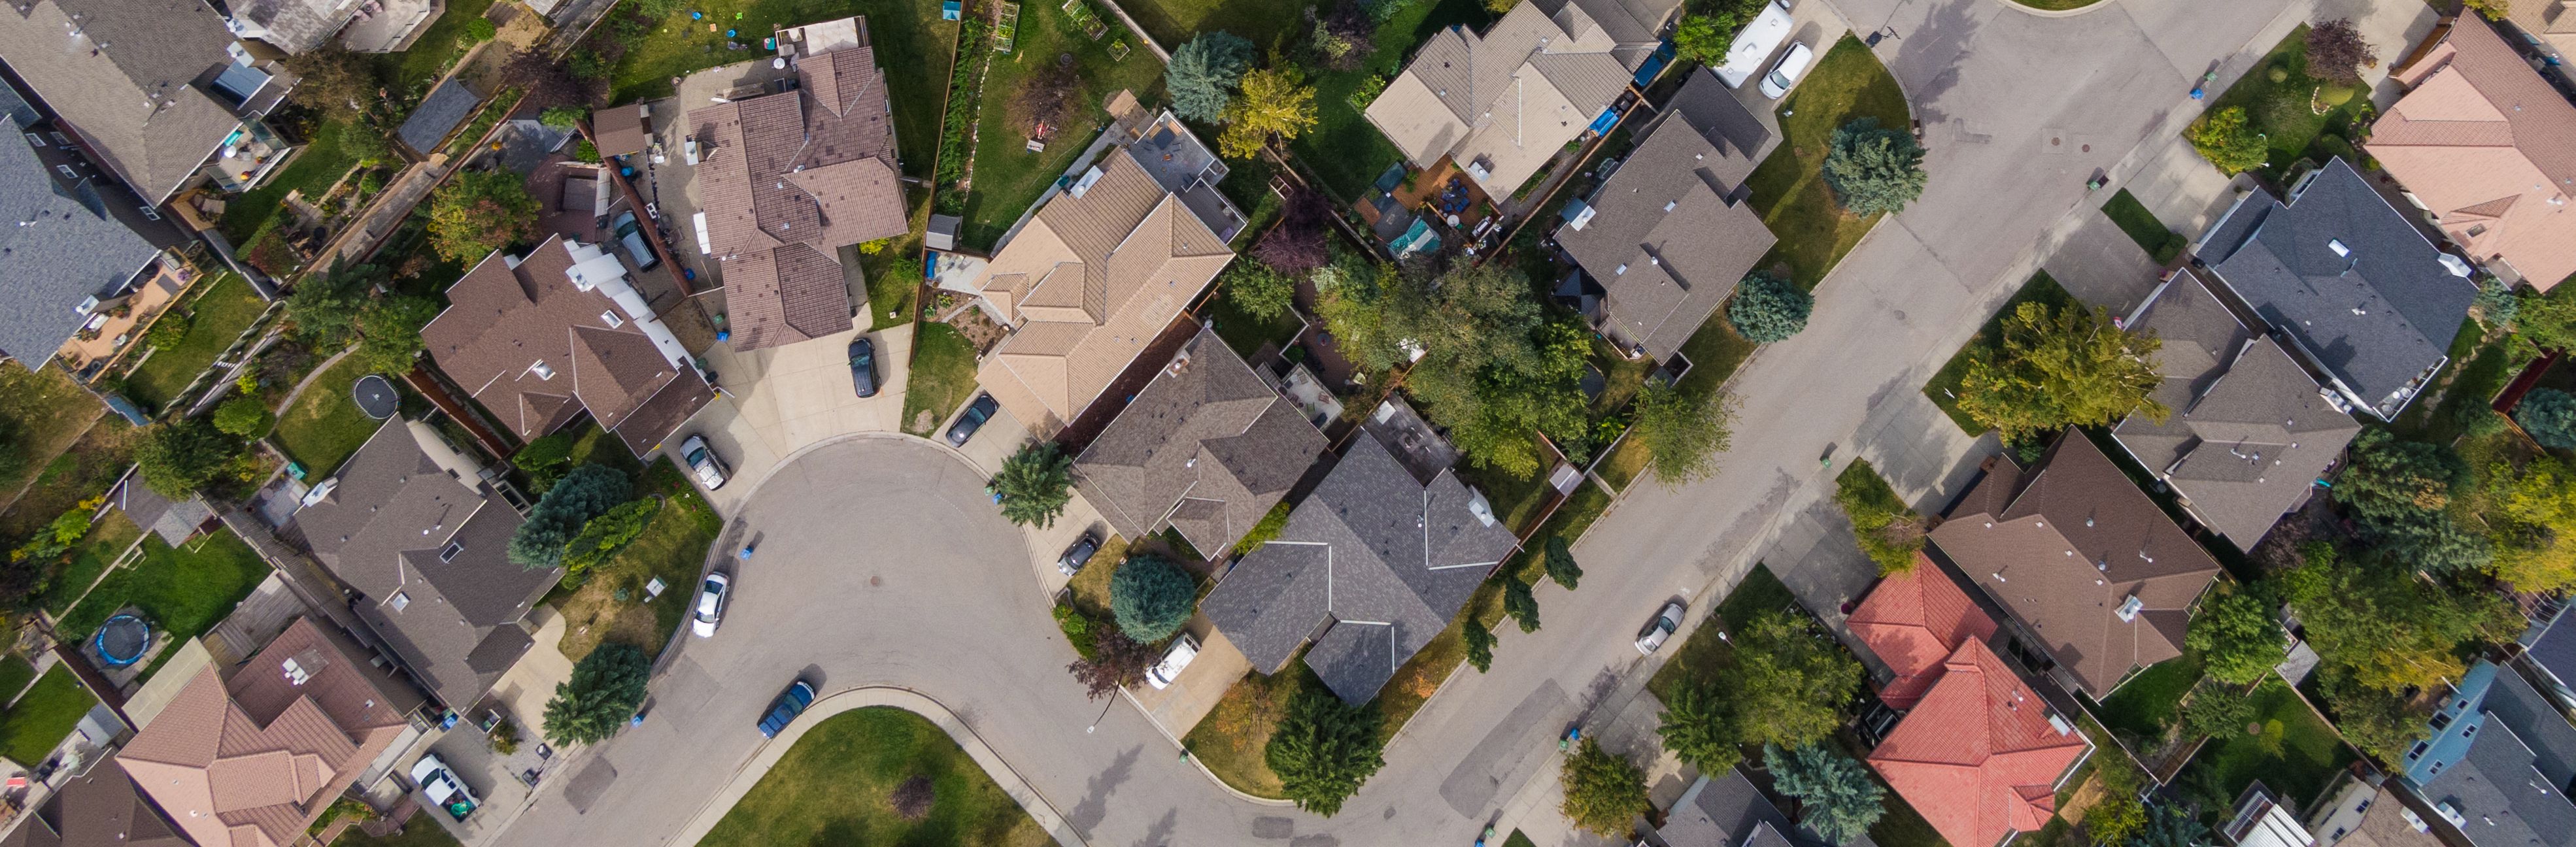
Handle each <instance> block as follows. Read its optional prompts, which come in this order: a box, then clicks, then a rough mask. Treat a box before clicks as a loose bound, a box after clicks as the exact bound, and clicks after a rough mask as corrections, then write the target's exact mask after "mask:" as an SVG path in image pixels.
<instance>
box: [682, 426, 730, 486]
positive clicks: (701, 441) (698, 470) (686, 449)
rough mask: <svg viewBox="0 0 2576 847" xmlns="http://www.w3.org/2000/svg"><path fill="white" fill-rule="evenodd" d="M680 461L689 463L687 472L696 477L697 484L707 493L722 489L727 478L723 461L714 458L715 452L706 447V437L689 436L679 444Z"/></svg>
mask: <svg viewBox="0 0 2576 847" xmlns="http://www.w3.org/2000/svg"><path fill="white" fill-rule="evenodd" d="M680 460H681V461H685V462H687V463H689V471H690V472H691V473H695V474H697V475H698V484H699V485H704V486H706V487H707V490H708V491H714V490H716V489H719V488H723V487H724V484H725V480H726V479H728V478H729V476H728V475H727V474H726V473H725V466H724V460H722V459H718V458H716V451H714V450H713V449H709V448H708V447H707V437H706V436H703V435H691V436H689V437H688V439H687V440H685V441H682V442H680Z"/></svg>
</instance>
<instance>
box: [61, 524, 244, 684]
mask: <svg viewBox="0 0 2576 847" xmlns="http://www.w3.org/2000/svg"><path fill="white" fill-rule="evenodd" d="M268 574H269V568H268V563H267V562H266V561H264V560H262V559H260V557H259V554H258V553H255V552H252V550H251V549H250V545H249V544H246V543H243V542H242V540H241V539H240V538H239V537H236V536H234V535H233V534H232V531H231V530H228V529H218V530H215V531H214V532H210V533H205V534H202V535H199V536H197V537H196V538H192V539H189V540H188V543H186V544H183V545H180V546H179V547H176V548H173V547H171V546H170V545H168V544H164V543H162V541H161V537H160V536H157V535H154V536H145V537H144V539H143V558H142V559H141V560H139V561H137V562H135V563H134V564H133V565H131V566H129V567H126V568H123V569H120V570H117V571H115V572H114V573H110V574H108V575H107V579H106V580H104V581H102V582H100V583H99V584H98V587H97V588H96V589H93V590H91V591H90V593H89V596H88V597H86V598H83V599H82V600H81V601H80V603H79V604H78V605H75V606H73V607H72V608H71V611H69V612H67V613H65V614H64V615H63V617H62V620H61V621H59V622H58V623H57V624H56V625H55V627H54V628H55V629H56V630H57V631H59V632H61V633H62V634H64V635H66V636H70V637H73V638H87V637H89V635H90V633H93V632H96V631H98V626H99V624H102V623H106V622H107V619H108V617H109V616H111V615H114V614H116V613H117V612H118V611H119V610H122V609H124V608H125V607H127V606H132V607H134V608H136V609H137V610H140V611H141V612H142V614H143V616H144V617H145V618H146V619H148V620H150V622H151V623H152V628H153V629H154V631H155V632H156V634H158V635H161V636H163V637H166V638H168V639H169V640H170V641H171V642H173V643H176V642H181V641H186V640H188V639H190V638H194V637H196V636H197V635H198V634H199V633H202V632H205V631H206V628H207V627H211V626H214V625H215V622H216V621H218V620H222V619H223V617H224V615H226V614H228V613H230V612H231V611H232V608H233V605H234V604H236V603H239V602H241V599H242V598H243V597H246V596H249V595H250V592H251V589H253V588H257V587H258V586H259V582H260V580H262V579H266V578H268ZM175 652H176V651H170V650H164V651H162V653H161V658H159V659H155V660H154V661H153V665H154V667H158V666H159V665H160V663H161V662H164V661H168V660H169V658H170V656H172V655H174V654H175ZM147 673H148V671H147Z"/></svg>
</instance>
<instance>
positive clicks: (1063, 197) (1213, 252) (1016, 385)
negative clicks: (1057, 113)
mask: <svg viewBox="0 0 2576 847" xmlns="http://www.w3.org/2000/svg"><path fill="white" fill-rule="evenodd" d="M1122 126H1123V124H1122ZM1111 132H1112V133H1120V134H1123V135H1124V138H1123V139H1122V141H1123V143H1122V144H1121V145H1120V146H1119V147H1118V148H1117V149H1115V150H1111V151H1109V152H1106V153H1104V154H1103V155H1102V156H1101V159H1100V161H1098V162H1095V163H1094V164H1093V165H1092V166H1091V167H1090V168H1089V169H1086V170H1085V171H1083V173H1082V175H1081V176H1080V177H1079V178H1077V179H1075V180H1074V181H1073V183H1072V184H1071V185H1069V186H1067V187H1065V188H1064V190H1063V191H1062V192H1061V193H1058V194H1056V195H1055V196H1054V197H1053V198H1052V199H1049V200H1046V201H1045V203H1044V205H1041V206H1039V207H1038V210H1037V214H1035V215H1032V216H1030V217H1029V219H1028V222H1027V224H1026V225H1025V226H1023V227H1022V228H1021V229H1020V231H1019V233H1018V234H1017V235H1013V236H1011V237H1010V240H1008V241H1006V242H1003V244H1002V246H1001V248H1000V250H999V251H997V252H996V253H995V254H994V255H993V259H992V261H991V262H989V263H987V264H985V265H984V267H983V268H981V269H980V270H978V271H977V272H976V273H975V278H974V279H973V280H972V281H971V282H969V283H968V284H967V285H968V287H969V288H971V289H972V290H973V291H974V292H975V293H976V295H978V296H979V297H981V298H982V303H983V305H984V307H985V308H986V309H987V310H988V311H989V312H991V313H992V314H993V315H994V317H995V318H996V319H997V320H999V321H1000V322H1001V323H1002V324H1003V325H1005V326H1008V327H1011V334H1010V335H1009V336H1008V337H1006V338H1003V339H1002V340H1001V342H1000V343H998V344H996V345H994V347H993V350H992V352H990V353H988V354H986V355H985V357H984V361H983V363H982V364H981V365H979V366H978V367H977V369H976V373H975V381H976V382H978V383H981V384H982V385H983V386H984V390H986V391H989V392H992V394H993V399H994V400H996V401H999V402H1000V403H1001V404H1002V408H1003V409H1005V410H1007V411H1009V412H1010V413H1011V415H1012V416H1013V417H1015V418H1018V419H1019V421H1020V423H1021V424H1022V425H1024V426H1027V427H1028V428H1029V430H1030V431H1031V432H1034V433H1037V434H1038V435H1039V436H1040V437H1046V436H1049V435H1052V434H1054V433H1055V432H1056V431H1058V430H1061V429H1063V428H1064V426H1065V425H1066V424H1067V423H1070V422H1072V421H1073V419H1074V418H1076V417H1078V416H1080V415H1081V414H1082V411H1083V410H1084V409H1087V408H1090V406H1091V401H1092V400H1094V399H1097V398H1099V397H1100V395H1101V393H1102V392H1103V391H1106V390H1107V389H1108V387H1109V385H1110V383H1111V382H1113V381H1116V380H1117V379H1118V376H1119V375H1120V374H1122V373H1124V372H1126V370H1127V367H1128V365H1129V364H1131V363H1133V362H1135V361H1136V358H1137V357H1138V356H1141V355H1143V354H1144V352H1145V348H1146V346H1148V345H1149V344H1151V343H1152V342H1153V341H1154V338H1155V336H1156V335H1159V334H1161V333H1162V332H1163V330H1164V328H1165V327H1168V326H1170V325H1171V323H1172V319H1173V318H1174V317H1177V316H1179V315H1180V313H1181V309H1183V308H1184V307H1187V306H1188V305H1189V303H1190V301H1191V300H1193V299H1196V298H1197V297H1198V295H1199V292H1200V291H1203V290H1205V289H1206V288H1207V284H1208V281H1209V280H1212V279H1215V278H1216V274H1217V271H1220V270H1223V269H1224V268H1225V266H1226V263H1228V262H1232V261H1234V250H1233V249H1231V248H1229V247H1227V246H1226V244H1227V242H1228V241H1229V240H1231V239H1233V238H1234V235H1235V233H1237V232H1241V231H1242V230H1243V225H1244V218H1243V213H1242V212H1240V211H1238V210H1236V209H1235V207H1234V204H1233V203H1232V202H1230V201H1228V200H1226V199H1225V195H1223V194H1220V193H1218V192H1217V190H1216V184H1217V182H1218V181H1220V180H1223V179H1224V178H1225V174H1226V167H1225V163H1224V162H1223V161H1220V160H1219V159H1217V157H1216V154H1215V153H1214V152H1212V151H1210V150H1208V148H1207V146H1206V145H1204V144H1201V143H1199V140H1198V137H1197V136H1194V135H1191V134H1190V130H1189V127H1187V126H1183V125H1182V124H1181V122H1180V119H1178V118H1175V117H1173V116H1172V114H1171V113H1170V112H1165V113H1162V115H1160V116H1159V117H1156V118H1154V119H1152V120H1151V121H1150V122H1147V123H1144V124H1143V125H1142V126H1141V127H1139V128H1138V129H1136V130H1134V131H1132V132H1130V131H1127V130H1123V129H1116V128H1113V129H1112V130H1111ZM943 411H945V410H943Z"/></svg>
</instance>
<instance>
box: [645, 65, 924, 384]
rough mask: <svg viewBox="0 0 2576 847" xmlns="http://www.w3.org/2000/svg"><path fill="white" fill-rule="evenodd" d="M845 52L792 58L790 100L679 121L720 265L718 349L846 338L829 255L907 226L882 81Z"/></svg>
mask: <svg viewBox="0 0 2576 847" xmlns="http://www.w3.org/2000/svg"><path fill="white" fill-rule="evenodd" d="M859 39H860V43H859V44H858V45H857V46H851V47H842V48H839V49H834V50H829V51H825V52H822V53H816V54H813V55H809V56H805V57H802V58H798V59H795V60H793V61H795V62H796V74H797V77H798V80H799V87H798V89H797V90H795V91H788V92H782V93H778V94H770V95H765V96H761V97H753V98H750V99H745V100H736V101H733V102H730V103H720V104H716V105H713V106H708V107H704V108H700V109H695V110H692V111H690V112H689V114H688V123H689V125H690V126H693V127H696V132H695V133H694V135H695V136H696V137H697V139H698V142H699V144H700V145H701V147H702V149H703V151H704V152H702V153H701V154H700V157H699V163H698V171H697V175H698V195H699V205H700V208H701V210H703V211H704V212H705V214H706V216H707V228H706V232H707V242H708V247H709V248H710V249H711V250H713V251H714V253H715V255H716V257H717V260H718V261H720V262H722V263H723V268H724V275H725V276H724V279H725V307H726V311H727V318H728V320H729V321H730V325H729V327H728V328H729V329H730V331H731V336H730V338H729V342H730V343H731V344H732V345H733V346H734V348H735V349H737V350H755V349H759V348H762V347H773V346H777V345H780V344H787V343H792V342H796V341H803V340H806V339H810V338H816V337H820V336H825V335H830V334H833V333H837V332H843V331H847V330H848V329H849V328H850V327H851V320H850V299H849V291H848V288H847V285H846V283H845V282H844V281H843V277H842V273H841V269H840V266H839V264H838V262H837V259H836V258H835V256H836V252H837V250H838V248H840V247H842V246H845V245H850V244H857V243H860V242H865V241H873V240H876V239H879V238H888V237H892V236H896V235H901V234H903V232H904V231H905V230H906V229H907V228H908V226H909V224H908V223H907V221H906V220H905V215H904V207H903V187H902V184H901V181H900V180H899V178H898V175H899V167H898V165H897V163H896V160H895V144H894V121H893V118H892V116H891V115H889V114H888V113H887V111H886V92H885V79H884V76H883V74H882V73H881V72H880V71H879V70H878V69H877V67H876V53H875V50H874V49H873V48H871V47H869V46H868V45H867V43H866V30H865V27H864V25H862V26H861V28H860V30H859Z"/></svg>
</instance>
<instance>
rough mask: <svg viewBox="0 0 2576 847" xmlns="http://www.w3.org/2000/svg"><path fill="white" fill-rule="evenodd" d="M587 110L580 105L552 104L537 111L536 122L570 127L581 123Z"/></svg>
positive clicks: (558, 126)
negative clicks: (543, 109)
mask: <svg viewBox="0 0 2576 847" xmlns="http://www.w3.org/2000/svg"><path fill="white" fill-rule="evenodd" d="M589 114H590V112H589V110H586V109H583V108H582V107H580V106H554V107H550V108H548V109H546V110H545V111H543V112H539V113H537V122H538V123H542V124H545V125H547V126H550V127H555V128H558V129H571V128H573V127H575V126H579V125H580V124H581V119H582V118H583V117H585V116H587V115H589Z"/></svg>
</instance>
